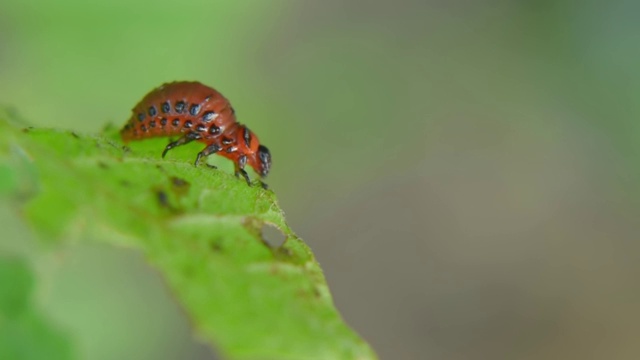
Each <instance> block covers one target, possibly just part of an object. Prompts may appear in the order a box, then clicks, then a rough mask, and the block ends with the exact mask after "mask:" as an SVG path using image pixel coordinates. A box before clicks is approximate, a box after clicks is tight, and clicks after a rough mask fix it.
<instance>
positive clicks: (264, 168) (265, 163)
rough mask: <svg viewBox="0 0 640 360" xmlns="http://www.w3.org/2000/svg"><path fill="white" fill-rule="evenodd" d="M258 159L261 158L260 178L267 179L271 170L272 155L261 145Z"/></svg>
mask: <svg viewBox="0 0 640 360" xmlns="http://www.w3.org/2000/svg"><path fill="white" fill-rule="evenodd" d="M258 157H259V158H260V169H261V170H260V176H262V177H265V176H267V175H268V174H269V170H270V169H271V153H270V152H269V149H267V147H266V146H264V145H260V146H259V147H258Z"/></svg>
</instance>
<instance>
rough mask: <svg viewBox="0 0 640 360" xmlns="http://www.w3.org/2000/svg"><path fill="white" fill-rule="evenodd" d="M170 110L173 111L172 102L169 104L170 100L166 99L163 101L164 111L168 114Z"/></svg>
mask: <svg viewBox="0 0 640 360" xmlns="http://www.w3.org/2000/svg"><path fill="white" fill-rule="evenodd" d="M169 111H171V104H169V101H165V102H163V103H162V113H163V114H166V113H168V112H169Z"/></svg>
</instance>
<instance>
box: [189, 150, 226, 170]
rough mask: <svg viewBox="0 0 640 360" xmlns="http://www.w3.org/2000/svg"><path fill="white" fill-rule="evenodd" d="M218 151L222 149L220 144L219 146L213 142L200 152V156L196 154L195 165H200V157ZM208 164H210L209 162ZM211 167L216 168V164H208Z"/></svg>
mask: <svg viewBox="0 0 640 360" xmlns="http://www.w3.org/2000/svg"><path fill="white" fill-rule="evenodd" d="M218 151H220V146H218V145H217V144H213V145H209V146H207V147H206V148H204V149H203V150H202V151H200V152H199V153H198V156H196V161H195V163H194V164H193V165H195V166H198V163H199V162H200V159H201V158H202V157H203V156H204V157H207V156H209V155H211V154H215V153H217V152H218ZM207 165H208V164H207ZM208 166H209V167H212V168H214V169H216V167H215V166H213V165H208Z"/></svg>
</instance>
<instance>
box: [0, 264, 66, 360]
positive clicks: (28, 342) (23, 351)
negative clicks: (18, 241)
mask: <svg viewBox="0 0 640 360" xmlns="http://www.w3.org/2000/svg"><path fill="white" fill-rule="evenodd" d="M0 284H2V285H1V286H0V359H14V360H39V359H51V360H67V359H73V358H74V356H73V351H72V345H71V342H70V340H69V339H68V338H67V336H66V334H63V333H61V332H60V331H59V330H57V329H55V327H54V326H53V325H52V324H51V323H50V322H49V321H48V320H47V319H45V318H44V316H43V315H41V314H40V313H39V312H38V311H37V310H36V309H35V308H34V307H33V305H32V303H31V292H32V288H33V285H34V278H33V274H32V273H31V270H30V269H29V267H28V266H27V264H26V261H24V260H23V259H21V258H8V257H0Z"/></svg>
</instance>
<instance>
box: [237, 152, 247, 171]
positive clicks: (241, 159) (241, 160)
mask: <svg viewBox="0 0 640 360" xmlns="http://www.w3.org/2000/svg"><path fill="white" fill-rule="evenodd" d="M246 165H247V155H240V157H239V158H238V166H239V167H240V169H242V168H244V167H245V166H246Z"/></svg>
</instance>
